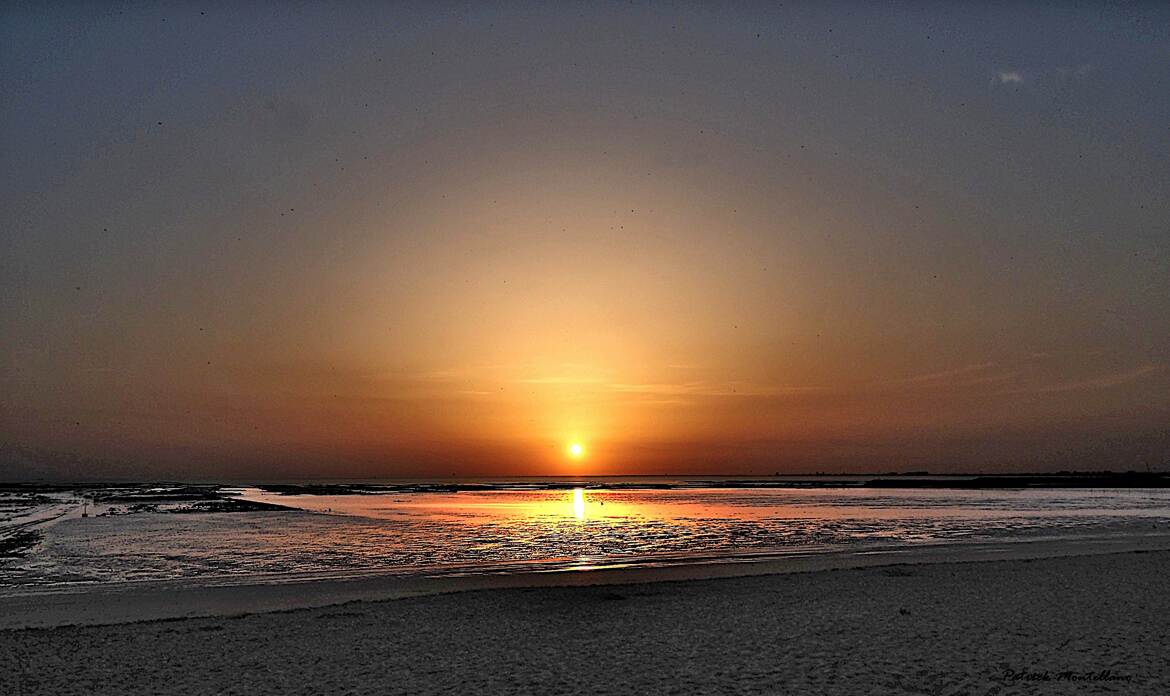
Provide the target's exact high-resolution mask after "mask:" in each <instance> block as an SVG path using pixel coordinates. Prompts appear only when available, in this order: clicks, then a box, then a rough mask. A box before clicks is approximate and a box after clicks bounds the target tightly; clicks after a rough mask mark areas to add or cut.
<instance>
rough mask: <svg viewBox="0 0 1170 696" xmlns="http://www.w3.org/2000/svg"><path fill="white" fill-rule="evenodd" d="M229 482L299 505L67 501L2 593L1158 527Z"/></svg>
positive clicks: (939, 508)
mask: <svg viewBox="0 0 1170 696" xmlns="http://www.w3.org/2000/svg"><path fill="white" fill-rule="evenodd" d="M241 493H242V497H244V498H246V499H250V500H255V501H262V502H271V503H278V504H282V505H287V506H292V507H297V508H301V510H300V511H288V512H248V513H232V514H226V513H212V514H188V515H168V514H159V513H143V514H134V515H124V516H112V517H88V518H81V517H80V515H79V514H78V513H77V511H75V510H74V511H72V512H71V513H69V514H66V515H64V516H63V517H59V518H56V519H51V520H50V521H49V522H47V523H42V524H40V525H39V527H40V533H41V534H42V538H41V541H40V543H39V544H38V545H37V546H36V547H35V548H34V549H33V551H31V552H30V553H28V554H27V555H26V556H24V557H20V558H15V559H0V592H4V591H9V592H11V591H16V590H19V589H20V588H22V587H29V586H32V585H47V584H57V583H76V582H109V581H127V580H131V581H132V580H160V579H171V578H192V579H196V580H199V581H207V582H232V581H241V580H244V579H247V578H257V577H259V576H264V577H265V578H269V579H279V578H293V577H304V576H306V575H309V576H318V575H323V576H329V575H347V574H360V573H451V572H489V571H515V570H519V569H528V570H532V569H539V570H557V569H569V568H580V567H594V566H599V565H602V566H603V565H639V564H655V563H679V562H704V561H713V560H747V559H752V558H758V557H761V556H763V557H771V556H774V555H777V554H783V553H791V552H794V551H823V550H836V549H851V548H868V547H870V546H874V545H891V544H893V545H908V544H923V543H939V542H955V543H962V542H964V541H971V540H991V539H1023V538H1034V537H1040V536H1057V537H1059V536H1073V535H1077V534H1085V533H1106V532H1111V531H1112V532H1119V531H1123V530H1124V531H1128V532H1132V531H1133V530H1135V529H1147V530H1148V529H1151V528H1159V527H1160V528H1161V529H1162V530H1163V531H1165V530H1166V528H1167V525H1168V524H1170V492H1167V491H1165V490H1157V489H1150V490H1036V491H1001V490H995V491H984V490H981V491H954V490H867V489H726V488H724V489H682V490H596V489H589V490H581V489H578V490H489V491H464V492H450V493H406V494H403V493H392V494H377V495H340V496H332V495H277V494H274V493H265V492H263V491H260V490H256V489H246V490H244V491H241ZM71 502H77V501H75V500H73V501H71V500H70V499H67V498H64V499H63V498H58V499H55V500H54V501H52V503H53V506H47V505H46V504H45V501H43V500H42V501H41V502H40V504H39V507H38V506H37V505H33V506H28V507H29V508H30V509H29V510H24V511H22V512H21V514H22V515H36V514H40V515H41V516H42V517H45V518H51V517H52V515H49V514H46V512H45V511H46V510H49V509H50V508H51V509H54V510H63V509H69V506H70V504H71ZM38 511H39V512H38ZM19 517H20V516H19V515H16V516H11V519H9V520H7V523H10V524H11V523H12V522H13V520H17V521H19Z"/></svg>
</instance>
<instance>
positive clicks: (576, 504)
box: [573, 488, 585, 520]
mask: <svg viewBox="0 0 1170 696" xmlns="http://www.w3.org/2000/svg"><path fill="white" fill-rule="evenodd" d="M573 515H574V516H575V517H576V518H577V519H579V520H583V519H585V489H584V488H574V489H573Z"/></svg>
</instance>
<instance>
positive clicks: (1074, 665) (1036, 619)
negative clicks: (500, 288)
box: [0, 552, 1170, 695]
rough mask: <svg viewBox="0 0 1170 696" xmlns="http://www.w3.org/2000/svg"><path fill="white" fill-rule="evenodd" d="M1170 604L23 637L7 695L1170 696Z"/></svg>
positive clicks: (1096, 562) (159, 628) (452, 612)
mask: <svg viewBox="0 0 1170 696" xmlns="http://www.w3.org/2000/svg"><path fill="white" fill-rule="evenodd" d="M1168 589H1170V552H1146V553H1124V554H1113V555H1098V556H1081V557H1072V558H1057V559H1046V560H1035V561H990V562H980V563H953V564H935V565H902V566H889V567H881V568H866V569H858V570H837V571H821V572H813V573H802V574H790V575H776V576H760V577H750V578H737V579H721V580H702V581H687V582H663V583H654V584H646V585H610V586H604V587H577V588H541V589H532V590H515V589H513V590H491V591H478V592H467V593H461V594H448V595H438V596H429V597H418V598H412V599H401V600H394V601H385V602H368V603H367V602H362V603H351V604H346V605H341V606H334V607H327V608H320V609H304V610H296V611H290V612H280V613H268V614H253V615H247V616H241V617H236V618H209V619H182V620H172V621H151V622H141V623H133V624H120V625H114V626H104V627H103V626H92V627H64V628H52V629H27V630H9V631H0V694H12V695H17V694H54V695H58V694H135V693H155V694H221V693H234V694H323V693H344V694H399V693H401V694H420V693H451V694H464V693H526V694H578V693H579V694H596V693H622V694H669V693H684V694H689V693H793V694H854V693H857V694H863V693H898V694H901V693H906V694H1014V693H1021V694H1032V693H1037V694H1090V693H1118V694H1166V693H1170V619H1168V618H1167V617H1170V592H1167V590H1168ZM1021 672H1026V673H1027V675H1026V676H1023V677H1022V678H1021V676H1020V675H1018V674H1013V673H1021ZM1045 676H1047V679H1046V680H1045V679H1044V677H1045ZM1013 677H1014V678H1013Z"/></svg>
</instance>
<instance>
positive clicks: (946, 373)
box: [880, 362, 995, 386]
mask: <svg viewBox="0 0 1170 696" xmlns="http://www.w3.org/2000/svg"><path fill="white" fill-rule="evenodd" d="M993 367H995V363H993V362H985V363H978V364H975V365H964V366H962V367H956V368H953V369H950V370H942V371H939V372H927V373H925V374H921V375H911V376H910V377H901V378H899V379H891V380H886V381H884V382H881V383H880V384H883V385H891V386H892V385H896V384H931V383H934V382H950V381H951V380H953V379H955V378H956V377H963V376H967V375H972V374H975V373H981V372H986V371H987V370H990V369H991V368H993Z"/></svg>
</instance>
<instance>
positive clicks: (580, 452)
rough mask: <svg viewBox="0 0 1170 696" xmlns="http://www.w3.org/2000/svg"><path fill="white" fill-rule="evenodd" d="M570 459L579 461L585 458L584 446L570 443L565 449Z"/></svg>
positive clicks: (578, 443)
mask: <svg viewBox="0 0 1170 696" xmlns="http://www.w3.org/2000/svg"><path fill="white" fill-rule="evenodd" d="M566 451H567V452H568V454H569V458H570V459H581V458H583V457H584V456H585V446H584V445H582V444H581V443H580V442H572V443H570V444H569V446H568V447H567V448H566Z"/></svg>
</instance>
